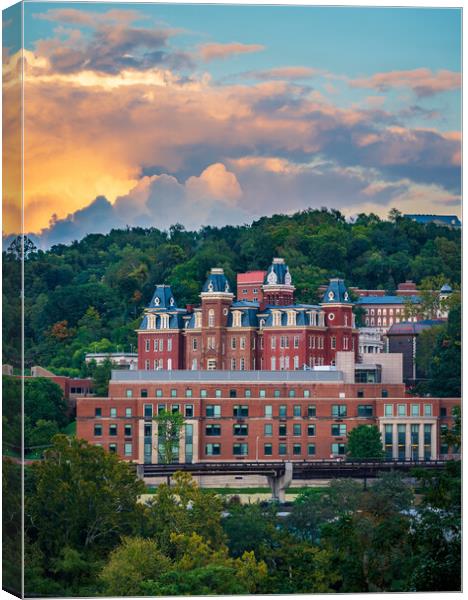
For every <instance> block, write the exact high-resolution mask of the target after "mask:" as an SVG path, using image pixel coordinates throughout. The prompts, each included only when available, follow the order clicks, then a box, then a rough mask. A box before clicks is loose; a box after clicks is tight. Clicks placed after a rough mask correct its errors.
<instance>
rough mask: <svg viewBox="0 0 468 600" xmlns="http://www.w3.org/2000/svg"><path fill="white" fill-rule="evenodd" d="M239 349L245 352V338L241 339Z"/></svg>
mask: <svg viewBox="0 0 468 600" xmlns="http://www.w3.org/2000/svg"><path fill="white" fill-rule="evenodd" d="M240 347H241V350H245V337H241V339H240Z"/></svg>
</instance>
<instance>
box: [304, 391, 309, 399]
mask: <svg viewBox="0 0 468 600" xmlns="http://www.w3.org/2000/svg"><path fill="white" fill-rule="evenodd" d="M304 398H310V390H304Z"/></svg>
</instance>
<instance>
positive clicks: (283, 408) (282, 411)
mask: <svg viewBox="0 0 468 600" xmlns="http://www.w3.org/2000/svg"><path fill="white" fill-rule="evenodd" d="M287 410H288V408H287V406H286V404H280V407H279V416H280V417H286V415H287Z"/></svg>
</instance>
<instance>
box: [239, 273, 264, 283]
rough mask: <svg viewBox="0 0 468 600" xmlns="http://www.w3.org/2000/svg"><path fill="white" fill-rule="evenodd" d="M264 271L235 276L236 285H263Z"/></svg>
mask: <svg viewBox="0 0 468 600" xmlns="http://www.w3.org/2000/svg"><path fill="white" fill-rule="evenodd" d="M265 275H266V271H247V273H238V274H237V283H238V284H239V283H259V284H260V283H263V280H264V279H265Z"/></svg>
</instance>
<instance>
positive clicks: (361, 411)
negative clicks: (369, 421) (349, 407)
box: [357, 404, 374, 417]
mask: <svg viewBox="0 0 468 600" xmlns="http://www.w3.org/2000/svg"><path fill="white" fill-rule="evenodd" d="M357 414H358V417H372V416H373V414H374V410H373V408H372V404H359V405H358V409H357Z"/></svg>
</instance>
